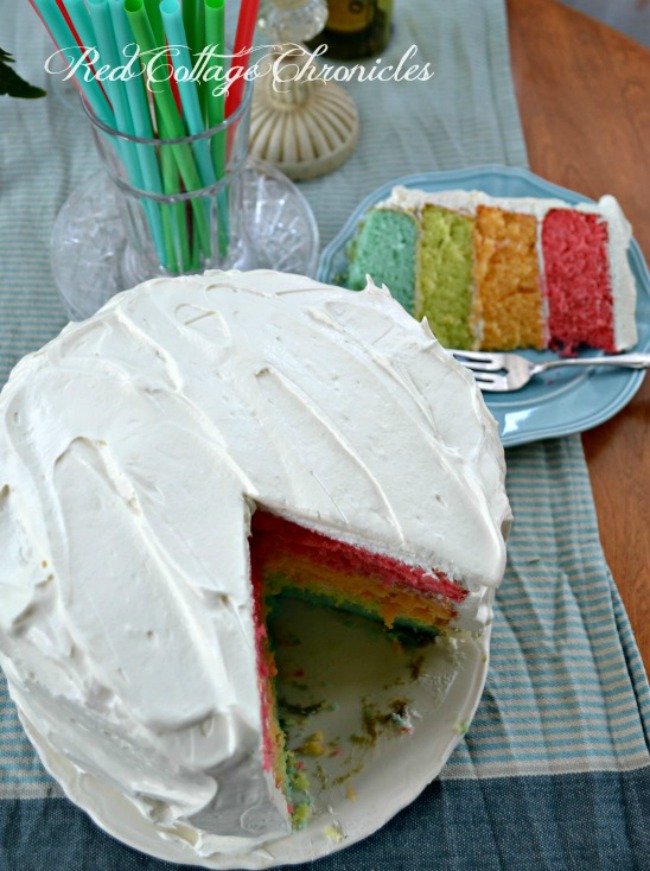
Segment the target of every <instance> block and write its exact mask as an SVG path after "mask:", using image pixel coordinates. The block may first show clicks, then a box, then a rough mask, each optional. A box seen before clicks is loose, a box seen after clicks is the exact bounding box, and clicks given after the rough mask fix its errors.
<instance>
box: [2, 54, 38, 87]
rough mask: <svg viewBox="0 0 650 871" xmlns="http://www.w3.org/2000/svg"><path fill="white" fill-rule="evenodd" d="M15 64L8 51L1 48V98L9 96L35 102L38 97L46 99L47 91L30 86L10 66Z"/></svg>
mask: <svg viewBox="0 0 650 871" xmlns="http://www.w3.org/2000/svg"><path fill="white" fill-rule="evenodd" d="M10 63H14V59H13V57H12V56H11V55H10V54H9V52H8V51H5V50H4V49H3V48H0V97H1V96H3V95H4V94H7V95H8V96H9V97H22V98H23V99H27V100H33V99H35V98H36V97H44V96H45V91H43V90H42V89H41V88H36V87H34V85H30V84H29V83H28V82H26V81H25V80H24V79H21V77H20V76H19V75H18V73H17V72H16V71H15V70H13V69H12V68H11V67H10V66H9V64H10Z"/></svg>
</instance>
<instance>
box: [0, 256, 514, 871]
mask: <svg viewBox="0 0 650 871" xmlns="http://www.w3.org/2000/svg"><path fill="white" fill-rule="evenodd" d="M256 505H261V506H265V507H266V508H268V509H270V510H272V511H274V512H276V513H278V514H280V515H282V516H284V517H286V518H288V519H291V520H294V521H297V522H298V523H301V524H303V525H306V526H310V527H313V528H315V529H318V530H321V531H324V532H326V533H328V534H329V535H332V536H335V537H339V538H343V539H345V540H348V541H351V542H354V543H358V544H360V545H362V546H364V547H366V548H370V549H373V550H376V551H380V552H385V553H390V554H392V555H393V556H396V557H398V558H400V559H402V560H404V561H407V562H410V563H417V564H420V565H423V566H426V567H433V568H438V569H442V570H443V571H445V572H447V573H448V574H450V575H451V576H453V577H455V578H457V579H458V580H460V581H461V582H462V583H464V584H465V585H466V586H467V588H468V589H469V590H470V595H469V596H468V598H467V600H466V602H465V604H464V606H463V609H462V614H461V617H460V621H459V622H460V625H462V626H475V625H476V624H477V622H478V623H481V622H485V621H486V620H488V619H489V616H490V614H489V611H490V609H489V605H490V602H491V589H490V588H494V587H495V586H496V585H497V584H498V583H499V581H500V580H501V577H502V574H503V570H504V563H505V548H504V533H505V532H507V528H508V526H509V523H510V512H509V506H508V501H507V498H506V494H505V490H504V462H503V451H502V449H501V445H500V442H499V439H498V433H497V429H496V425H495V423H494V421H493V419H492V418H491V416H490V415H489V413H488V412H487V410H486V408H485V405H484V403H483V400H482V397H481V395H480V392H479V391H478V389H477V388H476V386H475V384H474V381H473V379H472V378H471V376H470V375H469V374H468V373H467V372H466V371H465V370H464V369H462V367H460V366H459V365H457V364H456V362H455V361H454V360H453V359H452V358H451V357H450V356H449V355H448V354H447V353H446V352H445V351H444V350H443V349H442V348H441V347H440V346H439V344H438V343H437V342H436V341H435V339H434V338H433V337H432V336H431V333H430V331H429V330H428V327H427V326H426V323H423V324H418V323H417V322H416V321H414V320H413V319H412V318H410V317H409V316H408V315H407V314H406V313H405V312H404V310H403V309H402V308H401V307H400V306H399V304H398V303H396V302H395V301H394V300H393V299H392V298H391V297H390V295H389V294H388V292H387V291H385V290H378V289H377V288H375V287H374V286H370V287H369V288H368V289H367V290H366V291H363V292H361V293H353V292H350V291H346V290H342V289H338V288H331V287H327V286H325V285H320V284H317V283H316V282H313V281H311V280H309V279H307V278H303V277H300V276H290V275H281V274H278V273H273V272H263V271H260V272H252V273H237V272H231V273H207V274H206V275H205V276H201V277H189V278H183V279H176V280H169V279H158V280H154V281H151V282H148V283H146V284H144V285H141V286H140V287H139V288H136V289H135V290H133V291H130V292H128V293H126V294H120V295H119V296H118V297H115V298H114V299H113V300H112V301H111V302H110V303H108V305H106V306H105V307H104V308H103V309H102V310H101V311H100V312H99V313H98V314H97V315H96V316H95V317H93V318H91V319H90V320H88V321H85V322H82V323H78V324H70V325H68V326H67V327H66V328H65V329H64V330H63V332H62V333H61V335H60V336H59V337H58V338H57V339H55V340H54V341H52V342H51V343H49V344H48V345H46V346H45V347H44V348H43V349H42V350H41V351H39V352H37V353H36V354H32V355H30V356H28V357H26V358H25V359H24V360H23V361H21V363H19V365H18V366H17V367H16V369H15V370H14V372H13V373H12V375H11V378H10V380H9V383H8V384H7V386H6V387H5V389H4V391H3V392H2V395H1V396H0V597H1V598H2V608H1V609H0V657H1V660H2V665H3V667H4V669H5V671H6V674H7V678H8V680H9V685H10V689H11V693H12V695H13V697H14V699H15V700H16V702H17V704H18V706H19V708H20V709H21V711H22V712H23V714H24V716H25V717H26V718H27V720H28V721H29V722H30V723H31V724H33V726H34V727H35V728H36V729H37V730H38V731H39V732H40V733H41V734H42V735H44V736H45V738H46V739H47V741H48V742H49V744H50V745H51V746H52V747H53V748H54V749H55V750H57V751H58V752H60V753H63V754H65V755H66V756H67V757H69V758H70V759H72V760H73V761H74V762H75V763H76V765H77V766H78V768H79V771H80V776H82V775H83V772H91V773H93V774H96V775H98V776H100V777H103V778H105V779H106V780H108V781H109V782H110V783H112V784H113V785H114V786H115V787H116V788H118V789H119V790H120V791H121V792H123V793H124V794H125V795H126V796H128V797H129V798H130V799H131V800H132V801H133V803H134V805H136V806H137V807H138V808H139V809H140V810H141V811H142V813H144V814H146V815H148V816H149V817H150V818H151V819H153V820H155V821H156V823H157V825H158V826H159V828H160V829H161V830H162V831H165V832H166V833H167V834H168V835H169V837H176V838H179V839H181V840H185V841H189V842H190V843H191V844H192V846H193V849H194V850H195V851H196V853H197V854H199V855H209V854H211V853H213V852H217V851H218V852H222V853H227V852H242V850H246V849H249V848H253V847H254V846H255V845H257V844H259V843H261V842H263V841H265V840H268V839H270V838H273V837H276V836H280V835H281V834H283V833H285V832H286V831H287V828H288V826H289V822H288V817H287V811H286V807H285V803H284V801H283V799H282V797H281V796H280V795H279V794H278V793H277V790H276V789H275V787H274V785H273V784H272V782H271V780H270V778H269V776H267V774H266V773H265V772H264V771H263V768H262V764H261V757H260V740H261V729H262V726H261V712H260V701H259V698H258V689H257V677H256V662H255V641H254V623H253V616H252V602H251V589H250V580H249V564H248V543H247V538H248V534H249V529H250V516H251V512H252V511H253V510H254V508H255V506H256Z"/></svg>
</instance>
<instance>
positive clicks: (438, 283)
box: [415, 206, 474, 349]
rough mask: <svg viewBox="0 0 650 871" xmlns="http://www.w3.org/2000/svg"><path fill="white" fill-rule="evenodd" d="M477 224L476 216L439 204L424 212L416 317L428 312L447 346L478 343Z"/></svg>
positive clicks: (430, 323) (463, 345)
mask: <svg viewBox="0 0 650 871" xmlns="http://www.w3.org/2000/svg"><path fill="white" fill-rule="evenodd" d="M473 226H474V221H473V219H472V218H468V217H466V216H465V215H461V214H458V213H457V212H451V211H449V210H448V209H443V208H440V207H439V206H426V207H425V208H424V209H423V211H422V219H421V236H420V245H419V249H418V293H417V297H416V300H415V316H416V317H417V318H422V317H423V316H425V315H426V317H427V320H428V321H429V326H430V327H431V329H432V330H433V334H434V336H436V338H437V339H438V340H439V341H440V342H441V343H442V344H443V345H444V346H445V347H446V348H460V349H469V348H472V347H473V346H474V337H473V335H472V329H471V324H470V316H471V311H472V297H473V276H472V250H473V241H472V237H473Z"/></svg>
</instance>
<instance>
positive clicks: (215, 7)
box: [204, 0, 229, 256]
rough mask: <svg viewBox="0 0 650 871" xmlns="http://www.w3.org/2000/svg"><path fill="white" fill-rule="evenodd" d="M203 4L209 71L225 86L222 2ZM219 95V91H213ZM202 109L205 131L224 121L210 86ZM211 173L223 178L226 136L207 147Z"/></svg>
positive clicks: (222, 225) (224, 240)
mask: <svg viewBox="0 0 650 871" xmlns="http://www.w3.org/2000/svg"><path fill="white" fill-rule="evenodd" d="M204 4H205V36H206V40H207V44H208V45H210V46H213V47H218V49H219V52H218V54H217V57H216V58H215V64H214V65H213V66H212V67H211V69H216V70H219V71H220V74H219V75H218V76H217V79H218V82H219V84H223V83H224V82H225V76H224V72H225V69H224V67H225V57H224V54H225V38H224V35H225V13H224V5H223V0H204ZM213 81H215V80H214V79H213ZM217 91H219V88H217ZM205 107H206V113H207V124H208V127H209V128H213V127H216V126H217V125H218V124H222V123H223V121H224V119H225V97H224V95H223V93H217V94H212V93H210V86H209V85H208V87H207V88H206V92H205ZM210 150H211V153H212V161H213V164H214V171H215V174H216V177H217V178H218V179H221V178H223V175H224V172H225V170H226V136H225V132H224V131H220V132H219V133H215V135H214V136H213V137H212V140H211V143H210ZM217 210H218V216H219V217H218V226H219V251H220V253H221V255H222V256H224V255H225V253H226V251H227V250H228V236H229V230H228V220H229V218H228V190H227V189H225V190H224V189H223V188H222V189H221V190H220V191H219V193H218V195H217Z"/></svg>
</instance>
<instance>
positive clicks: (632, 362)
mask: <svg viewBox="0 0 650 871" xmlns="http://www.w3.org/2000/svg"><path fill="white" fill-rule="evenodd" d="M558 366H622V367H624V368H626V369H650V354H617V355H616V356H612V357H567V358H565V359H563V360H549V361H548V362H546V363H538V364H537V365H536V366H535V367H534V370H535V373H538V372H545V371H546V370H547V369H555V368H556V367H558Z"/></svg>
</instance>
